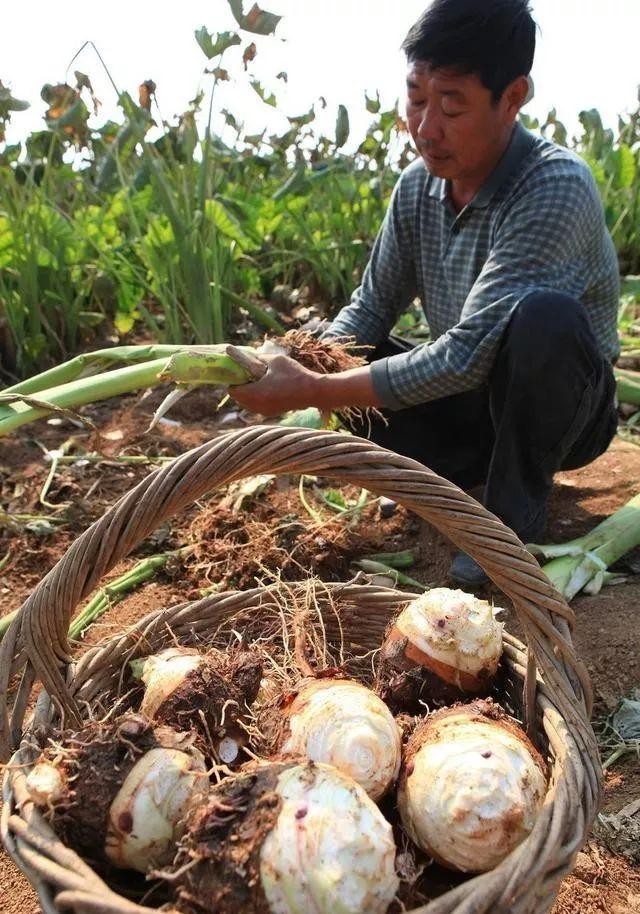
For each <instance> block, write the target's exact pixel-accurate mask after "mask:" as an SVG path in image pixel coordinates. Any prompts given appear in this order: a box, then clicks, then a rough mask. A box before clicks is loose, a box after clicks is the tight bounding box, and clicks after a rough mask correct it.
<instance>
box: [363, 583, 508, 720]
mask: <svg viewBox="0 0 640 914" xmlns="http://www.w3.org/2000/svg"><path fill="white" fill-rule="evenodd" d="M496 612H500V610H494V608H493V607H492V606H491V605H490V604H489V603H487V602H486V601H485V600H479V599H478V598H477V597H475V596H473V595H472V594H467V593H464V591H462V590H449V589H448V588H446V587H437V588H434V589H433V590H429V591H428V592H427V593H425V594H421V595H420V596H419V597H416V599H415V600H412V601H411V603H409V605H408V606H406V607H405V609H403V610H402V612H401V613H400V614H399V615H398V616H397V618H396V619H395V620H394V621H393V622H392V623H391V625H390V626H389V629H388V631H387V634H386V637H385V640H384V642H383V645H382V649H381V652H380V662H379V667H378V673H377V677H376V691H377V693H378V694H379V695H380V696H381V697H382V698H383V700H384V701H385V702H386V703H387V704H388V705H389V707H390V708H391V709H392V710H393V711H394V712H400V711H406V712H408V713H411V714H419V713H424V710H425V706H427V707H429V706H431V705H436V706H437V705H444V704H451V703H452V702H456V701H460V700H461V699H462V698H463V697H464V696H465V694H469V693H471V694H472V695H473V694H476V695H483V694H486V693H487V692H488V690H489V688H490V686H491V683H492V681H493V678H494V676H495V674H496V671H497V668H498V663H499V661H500V657H501V655H502V628H503V626H502V623H500V622H498V621H497V619H496V618H495V615H496Z"/></svg>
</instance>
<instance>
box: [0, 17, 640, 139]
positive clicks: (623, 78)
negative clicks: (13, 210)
mask: <svg viewBox="0 0 640 914" xmlns="http://www.w3.org/2000/svg"><path fill="white" fill-rule="evenodd" d="M252 2H253V0H245V9H248V6H249V5H250V4H251V3H252ZM262 5H263V7H264V8H266V9H267V10H270V11H271V12H274V13H278V14H280V15H282V16H283V19H282V21H281V22H280V23H279V25H278V28H277V31H276V36H275V37H270V38H258V39H256V42H257V45H258V55H257V57H256V59H255V61H254V62H253V63H252V64H251V65H250V73H252V74H253V75H254V76H255V77H257V78H258V79H259V80H260V81H261V82H262V83H263V84H264V85H265V87H266V88H267V89H269V90H272V91H274V92H275V94H276V96H277V99H278V106H277V109H276V110H273V109H271V108H269V107H268V106H266V105H264V103H263V102H261V101H260V99H258V97H257V96H256V95H255V93H254V92H253V91H252V90H251V89H250V88H249V87H248V86H247V79H246V76H245V74H244V73H243V70H242V64H241V61H240V54H241V52H242V47H244V44H243V46H242V47H240V48H233V49H231V50H230V51H229V52H227V57H226V58H225V61H224V66H226V67H228V68H229V70H230V73H231V74H232V75H233V76H237V77H239V78H238V79H233V80H232V81H231V82H230V83H224V84H221V85H220V87H219V89H218V90H217V91H216V99H215V107H216V108H218V109H219V108H222V107H225V106H226V107H227V108H229V109H230V110H232V111H233V113H234V114H235V116H236V118H237V119H239V120H241V121H243V122H244V123H245V126H246V128H247V131H248V132H249V133H258V132H260V131H261V130H262V128H263V127H267V130H268V132H276V131H278V130H280V131H284V129H286V127H287V121H286V115H299V114H301V113H302V112H304V111H308V110H309V108H310V107H311V105H312V104H313V103H314V102H315V103H316V110H317V112H318V121H317V124H318V126H320V127H322V128H323V129H325V130H326V131H327V132H328V133H332V131H333V127H334V124H335V116H336V110H337V106H338V105H339V104H344V105H346V106H347V108H348V109H349V112H350V116H351V125H352V143H353V142H354V141H355V140H356V139H357V140H360V139H361V138H362V136H363V135H364V132H365V130H366V127H367V124H368V123H369V121H370V118H371V116H370V115H369V114H367V113H366V111H365V109H364V92H365V91H368V92H369V94H370V95H372V94H374V93H375V91H376V90H379V91H380V96H381V100H382V103H383V106H384V107H387V108H388V107H392V106H393V104H394V103H395V101H396V99H397V98H398V97H400V98H401V99H402V96H403V82H404V75H405V63H404V58H403V55H402V53H401V52H400V51H399V46H400V43H401V41H402V39H403V37H404V35H405V34H406V32H407V30H408V28H409V26H410V25H411V24H412V23H413V22H414V21H415V19H416V18H417V17H418V15H419V14H420V13H421V12H422V10H423V9H424V8H425V6H426V5H428V0H321V2H318V0H263V2H262ZM532 7H533V14H534V18H535V19H536V21H537V23H538V26H539V32H538V37H537V51H536V60H535V64H534V69H533V73H532V75H533V78H534V82H535V86H536V93H535V97H534V99H533V101H532V102H530V103H529V105H528V106H527V107H526V109H525V111H526V113H528V114H530V115H532V116H536V117H538V118H542V119H544V118H545V117H546V114H547V112H548V110H549V109H550V108H552V107H555V108H556V109H557V112H558V116H559V118H560V119H561V120H563V121H564V122H565V124H566V125H567V126H568V127H569V129H570V132H572V131H573V132H575V131H576V129H577V114H578V112H579V111H580V110H582V109H584V108H593V107H595V108H598V109H599V111H600V113H601V115H602V117H603V120H604V121H605V124H607V125H608V126H614V125H615V124H616V116H617V114H618V113H623V112H625V111H628V110H630V109H633V108H634V107H635V106H637V104H638V96H637V92H638V83H640V55H639V53H638V35H639V34H640V0H532ZM2 18H3V28H2V33H3V34H2V46H1V51H0V80H2V82H3V83H4V84H5V86H6V85H9V86H10V87H11V88H12V90H13V94H14V95H15V96H16V97H18V98H22V99H25V100H27V101H29V102H30V103H31V108H30V109H29V110H28V111H26V112H24V113H20V114H15V115H14V117H13V120H12V123H11V125H10V127H9V129H8V131H7V141H8V142H16V141H17V140H19V139H21V138H22V137H24V135H25V134H27V133H28V132H30V131H31V130H34V129H40V128H42V127H43V126H44V122H43V120H42V116H43V113H44V111H45V109H46V105H45V104H44V102H42V100H41V99H40V89H41V87H42V85H43V84H44V83H46V82H50V83H56V82H63V81H65V79H67V80H68V81H70V82H73V81H74V80H73V70H74V69H79V70H81V71H82V72H84V73H86V74H88V75H89V77H90V78H91V80H92V82H93V84H94V89H95V91H96V94H97V96H98V97H99V98H100V99H101V101H102V108H101V109H100V115H99V117H98V118H97V119H96V120H94V121H93V122H92V123H94V124H96V125H97V124H99V123H102V122H103V121H104V120H106V119H107V118H113V119H114V120H121V115H120V114H119V111H118V108H117V106H116V94H115V91H114V89H113V86H112V85H111V83H110V81H109V79H108V78H107V76H106V74H105V73H104V70H103V69H102V66H101V64H100V62H99V60H98V57H97V56H96V54H95V53H94V52H93V51H92V50H91V49H90V48H88V47H87V48H85V50H84V51H83V52H82V53H81V55H80V56H79V57H78V59H77V60H76V61H75V62H74V63H73V65H72V66H71V68H70V69H68V67H69V64H70V62H71V60H72V58H73V56H74V54H75V53H76V52H77V51H78V50H79V49H80V48H81V47H82V45H83V44H84V42H86V41H89V40H91V41H93V42H94V43H95V45H96V46H97V48H98V50H99V51H100V54H101V55H102V57H103V59H104V61H105V63H106V64H107V67H108V68H109V71H110V73H111V76H112V77H113V80H114V82H115V83H116V85H117V86H118V88H119V89H121V90H122V89H127V90H129V91H130V92H131V93H132V94H133V95H134V98H135V97H136V96H137V86H138V85H139V84H140V83H141V82H142V81H143V80H145V79H153V80H154V82H155V83H156V85H157V99H158V103H159V111H160V116H161V117H162V118H164V119H166V120H169V121H171V120H172V119H173V118H174V117H175V116H176V115H178V114H179V113H180V112H182V111H184V110H185V109H186V108H187V106H188V103H189V100H190V99H192V98H193V97H194V96H195V94H196V92H197V90H198V88H199V87H202V88H203V89H205V90H207V89H208V88H209V87H210V86H211V77H210V76H205V75H203V69H204V67H205V66H206V65H207V61H206V59H205V57H204V55H203V54H202V52H201V50H200V48H199V47H198V45H197V44H196V41H195V38H194V30H195V29H196V28H198V27H200V26H202V25H205V26H206V27H207V29H208V30H209V31H222V30H225V29H232V28H234V26H235V22H234V20H233V17H232V16H231V12H230V10H229V7H228V3H227V0H207V2H203V0H180V2H179V3H171V4H167V5H164V4H148V3H142V2H140V0H138V2H135V0H110V2H107V3H86V2H85V3H76V4H69V3H66V4H54V3H51V2H50V0H46V2H45V0H30V2H28V3H27V2H23V3H15V2H14V3H12V4H11V5H10V6H9V8H8V9H5V10H4V11H3V15H2ZM251 37H252V36H248V39H247V40H251ZM283 70H284V71H286V72H287V74H288V82H287V84H286V85H285V84H284V82H283V81H282V80H279V79H277V78H276V74H277V73H279V72H281V71H283ZM320 96H323V97H324V98H325V99H326V102H327V107H326V109H325V110H321V106H320V104H319V103H318V99H319V97H320ZM154 116H155V117H156V118H157V117H158V112H157V111H156V112H154Z"/></svg>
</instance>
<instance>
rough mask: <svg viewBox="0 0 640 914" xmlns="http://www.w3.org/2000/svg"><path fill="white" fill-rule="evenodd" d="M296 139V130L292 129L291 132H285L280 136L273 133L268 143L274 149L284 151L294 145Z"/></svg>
mask: <svg viewBox="0 0 640 914" xmlns="http://www.w3.org/2000/svg"><path fill="white" fill-rule="evenodd" d="M297 138H298V128H297V127H292V128H291V130H287V132H286V133H283V134H282V136H278V134H277V133H274V134H273V136H270V137H269V142H270V144H271V145H272V146H273V148H274V149H281V150H283V151H284V150H286V149H288V148H289V147H290V146H292V145H293V143H295V141H296V140H297Z"/></svg>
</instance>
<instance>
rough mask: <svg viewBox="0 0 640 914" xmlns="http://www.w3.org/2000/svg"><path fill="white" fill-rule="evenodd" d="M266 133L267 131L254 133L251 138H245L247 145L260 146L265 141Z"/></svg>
mask: <svg viewBox="0 0 640 914" xmlns="http://www.w3.org/2000/svg"><path fill="white" fill-rule="evenodd" d="M265 132H266V131H264V130H263V131H262V133H252V134H251V135H250V136H245V138H244V141H245V143H248V144H249V146H259V145H260V143H261V142H262V140H263V139H264V135H265Z"/></svg>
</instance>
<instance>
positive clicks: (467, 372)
mask: <svg viewBox="0 0 640 914" xmlns="http://www.w3.org/2000/svg"><path fill="white" fill-rule="evenodd" d="M603 230H604V214H603V211H602V205H601V203H600V200H599V197H598V192H597V189H596V187H595V185H594V184H593V180H592V179H591V176H590V175H589V174H588V172H587V171H586V168H585V171H584V172H581V171H577V170H576V172H575V173H574V174H571V175H563V176H558V175H554V174H552V173H551V174H549V175H539V176H537V177H536V178H534V179H532V181H531V183H530V185H529V187H528V188H527V191H526V193H525V194H524V195H523V196H522V197H520V198H519V199H518V200H517V201H515V202H514V203H513V205H512V206H511V208H510V209H509V211H508V213H507V214H506V215H505V217H504V219H503V222H502V224H501V225H500V226H499V227H498V229H497V231H496V237H495V241H494V245H493V248H492V250H491V253H490V256H489V257H488V259H487V261H486V263H485V265H484V267H483V269H482V271H481V272H480V274H479V276H478V278H477V280H476V282H475V284H474V286H473V288H472V289H471V291H470V293H469V296H468V298H467V300H466V302H465V305H464V308H463V310H462V314H461V316H460V321H459V322H458V324H456V326H455V327H453V328H451V330H449V331H447V332H446V333H444V334H443V335H442V336H440V337H439V338H438V339H437V340H436V341H435V342H433V343H431V344H426V345H423V346H418V347H416V348H415V349H413V350H411V351H410V352H407V353H401V354H400V355H395V356H391V357H390V358H388V359H382V360H380V361H378V362H374V363H373V365H372V382H373V386H374V390H375V391H376V393H377V395H378V397H379V398H380V400H381V401H382V403H383V405H384V406H386V407H388V408H390V409H402V408H405V407H407V406H411V405H413V404H417V403H424V402H427V401H429V400H435V399H438V398H440V397H444V396H449V395H451V394H455V393H460V392H462V391H465V390H472V389H474V388H476V387H479V386H480V385H481V384H482V383H484V382H485V380H486V379H487V377H488V374H489V371H490V369H491V366H492V364H493V361H494V359H495V357H496V354H497V351H498V347H499V344H500V340H501V338H502V336H503V334H504V332H505V330H506V327H507V325H508V323H509V320H510V318H511V315H512V314H513V311H514V309H515V308H516V307H517V305H518V304H519V303H520V302H521V301H522V300H523V299H524V298H525V297H526V296H527V295H529V294H531V293H532V292H536V291H539V290H541V289H553V290H556V291H560V292H565V293H566V294H569V295H572V296H573V297H575V298H578V299H579V298H580V297H581V295H582V294H583V292H584V289H585V271H584V257H585V252H586V251H587V250H588V248H589V246H590V244H591V243H592V241H593V238H594V237H595V236H596V235H597V234H598V233H600V232H602V231H603Z"/></svg>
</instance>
